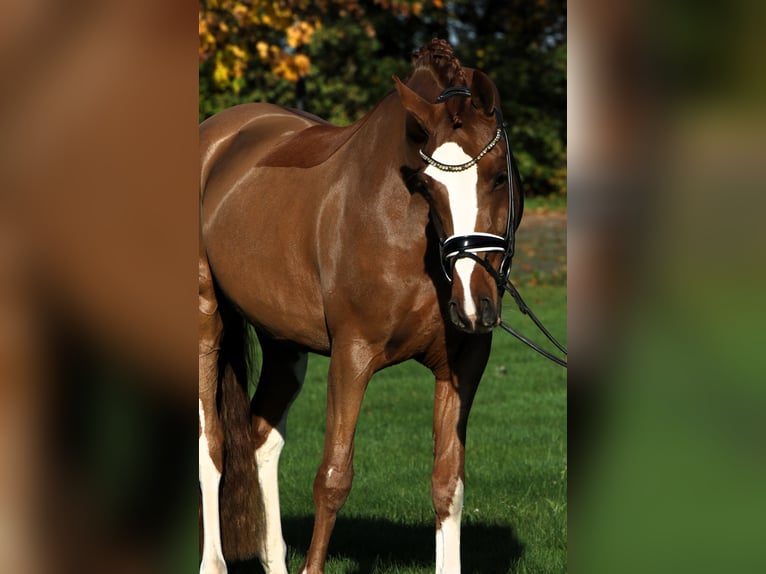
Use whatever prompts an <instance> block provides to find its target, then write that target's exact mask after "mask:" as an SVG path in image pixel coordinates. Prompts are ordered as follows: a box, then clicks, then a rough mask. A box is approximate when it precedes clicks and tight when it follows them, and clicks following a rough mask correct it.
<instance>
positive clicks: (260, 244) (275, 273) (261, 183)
mask: <svg viewBox="0 0 766 574" xmlns="http://www.w3.org/2000/svg"><path fill="white" fill-rule="evenodd" d="M282 189H283V188H281V187H280V186H275V185H273V184H272V178H259V177H258V176H257V174H255V175H254V176H253V177H252V178H250V179H248V180H246V181H243V184H242V185H241V186H240V187H238V188H234V189H232V190H231V191H230V192H229V194H228V196H227V198H226V200H225V201H223V202H220V203H219V204H218V205H217V206H216V207H215V210H214V211H212V212H206V210H205V206H204V205H203V220H204V221H205V225H204V226H203V241H204V243H205V247H206V249H207V254H208V259H209V261H210V267H211V269H212V271H213V275H214V276H215V279H216V282H217V283H218V285H219V287H220V288H221V289H222V290H223V292H224V294H225V295H226V296H227V298H229V299H230V300H231V301H232V302H233V303H234V304H235V305H236V306H237V307H239V309H240V310H241V311H242V312H243V314H244V315H245V316H246V317H247V318H248V319H249V320H250V321H251V322H252V323H253V324H255V325H256V326H258V327H259V328H261V329H263V330H265V331H267V332H268V333H269V334H271V335H272V336H274V337H275V338H277V339H282V340H290V341H293V342H295V343H297V344H299V345H301V346H304V347H307V348H309V349H311V350H314V351H317V352H328V351H329V337H328V334H327V327H326V323H325V317H324V310H323V306H322V294H321V288H320V285H319V279H318V274H317V271H316V269H315V267H316V266H315V264H314V263H313V257H314V256H313V251H312V246H313V245H314V238H313V232H314V226H313V225H312V222H313V218H312V217H311V215H310V214H311V213H312V212H313V211H314V209H315V208H314V207H312V197H311V194H310V193H309V191H306V196H305V197H290V198H286V197H285V195H284V194H285V192H284V191H281V190H282ZM299 189H300V188H299ZM304 189H307V188H304ZM292 193H294V194H299V193H300V191H293V192H292Z"/></svg>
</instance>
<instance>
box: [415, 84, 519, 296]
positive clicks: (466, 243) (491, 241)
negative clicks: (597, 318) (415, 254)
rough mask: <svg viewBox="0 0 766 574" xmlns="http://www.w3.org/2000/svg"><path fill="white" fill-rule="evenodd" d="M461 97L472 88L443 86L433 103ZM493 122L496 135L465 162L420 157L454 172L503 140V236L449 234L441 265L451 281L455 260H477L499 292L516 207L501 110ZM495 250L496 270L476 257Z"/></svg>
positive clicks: (508, 259)
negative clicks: (505, 206) (498, 259)
mask: <svg viewBox="0 0 766 574" xmlns="http://www.w3.org/2000/svg"><path fill="white" fill-rule="evenodd" d="M456 96H461V97H470V96H471V90H469V89H468V88H467V87H465V86H455V87H451V88H447V89H445V90H444V91H443V92H442V93H441V94H440V95H439V97H438V98H436V103H437V104H438V103H442V102H444V101H446V100H448V99H449V98H452V97H456ZM495 121H496V123H497V129H496V131H495V136H494V137H493V138H492V140H490V142H489V143H488V144H487V145H485V146H484V148H483V149H482V150H481V151H480V152H479V153H478V154H477V155H476V156H475V157H474V158H472V159H470V160H469V161H467V162H465V163H461V164H457V165H452V164H445V163H442V162H440V161H437V160H435V159H434V158H433V157H431V156H429V155H428V154H427V153H425V152H424V151H423V150H422V149H421V150H420V157H421V158H423V161H425V162H426V163H427V164H428V165H430V166H433V167H435V168H436V169H438V170H440V171H446V172H457V171H465V170H467V169H469V168H471V167H473V166H474V165H476V164H477V163H478V162H479V160H480V159H481V158H483V157H484V156H485V155H487V153H489V152H490V151H491V150H492V148H494V147H495V145H497V142H499V141H500V138H503V140H504V141H505V162H506V165H507V170H506V173H507V177H508V220H507V222H506V227H505V235H504V236H502V237H501V236H500V235H494V234H492V233H479V232H475V233H469V234H467V235H452V236H450V237H448V238H446V239H444V240H442V241H441V264H442V270H443V271H444V275H445V276H446V277H447V280H449V281H450V283H451V282H452V270H453V269H454V267H455V263H456V262H457V261H458V259H464V258H468V259H473V260H474V261H475V262H476V263H479V264H480V265H481V266H482V267H484V269H486V270H487V272H488V273H489V274H490V276H491V277H492V278H494V280H495V281H496V282H497V287H498V290H499V291H500V292H501V293H502V292H503V290H504V289H505V285H506V282H507V281H508V275H509V274H510V272H511V262H512V259H513V253H514V250H515V246H516V237H515V233H514V224H515V222H516V207H515V205H514V201H513V200H514V196H515V194H516V189H515V187H514V184H513V173H514V171H513V167H514V165H513V156H512V155H511V146H510V144H509V142H508V133H507V132H506V130H505V127H506V124H505V122H504V121H503V117H502V114H501V113H500V110H499V109H498V108H497V107H496V108H495ZM489 252H498V253H502V254H503V259H502V261H501V263H500V267H499V269H494V268H493V267H492V266H491V265H490V264H489V263H488V262H487V260H486V258H485V257H479V255H478V254H480V253H489Z"/></svg>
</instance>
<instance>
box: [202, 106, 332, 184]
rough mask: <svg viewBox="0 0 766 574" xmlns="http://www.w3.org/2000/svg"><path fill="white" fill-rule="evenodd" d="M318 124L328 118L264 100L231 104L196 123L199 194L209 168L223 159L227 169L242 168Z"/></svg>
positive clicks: (209, 171)
mask: <svg viewBox="0 0 766 574" xmlns="http://www.w3.org/2000/svg"><path fill="white" fill-rule="evenodd" d="M319 124H327V122H325V121H324V120H322V119H321V118H319V117H317V116H314V115H313V114H309V113H306V112H302V111H299V110H292V109H289V108H283V107H281V106H276V105H273V104H265V103H252V104H242V105H239V106H234V107H233V108H229V109H227V110H224V111H222V112H219V113H217V114H216V115H214V116H212V117H210V118H208V119H207V120H205V121H204V122H202V123H201V124H200V127H199V143H200V160H201V164H202V165H201V168H202V169H201V178H200V194H201V197H204V196H205V189H206V187H207V182H208V180H209V178H210V175H211V172H212V171H213V170H214V169H216V167H217V166H219V164H221V163H222V162H225V163H227V164H229V165H228V166H227V171H233V172H237V171H238V169H245V167H246V166H248V165H254V164H255V163H257V162H258V160H259V159H260V158H261V157H263V156H264V155H266V154H267V153H268V152H269V151H271V150H273V149H274V148H275V147H276V146H278V145H280V144H281V143H283V142H284V141H287V140H288V139H290V138H291V137H293V136H294V135H295V134H296V133H297V132H299V131H302V130H304V129H306V128H308V127H311V126H314V125H319Z"/></svg>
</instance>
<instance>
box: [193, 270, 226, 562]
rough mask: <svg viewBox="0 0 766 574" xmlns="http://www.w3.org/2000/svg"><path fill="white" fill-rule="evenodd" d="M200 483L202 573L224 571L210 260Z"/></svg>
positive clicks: (204, 302)
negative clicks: (202, 533)
mask: <svg viewBox="0 0 766 574" xmlns="http://www.w3.org/2000/svg"><path fill="white" fill-rule="evenodd" d="M198 315H199V484H200V491H201V494H202V525H203V530H204V538H203V544H202V562H201V564H200V574H224V573H225V572H226V563H225V562H224V559H223V550H222V547H221V527H220V516H219V498H218V496H219V486H220V482H221V473H222V471H223V429H222V428H221V422H220V420H219V418H218V413H217V410H216V392H217V385H218V381H217V376H218V369H217V360H218V345H219V344H220V340H221V332H222V323H221V317H220V314H219V312H218V306H217V304H216V299H215V293H214V292H213V283H212V277H211V275H210V268H209V267H208V265H207V260H206V259H204V256H202V257H200V263H199V309H198Z"/></svg>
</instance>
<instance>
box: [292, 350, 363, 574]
mask: <svg viewBox="0 0 766 574" xmlns="http://www.w3.org/2000/svg"><path fill="white" fill-rule="evenodd" d="M373 362H374V355H373V354H371V353H370V350H369V348H367V347H364V346H361V345H341V344H338V343H337V342H336V343H335V344H334V346H333V350H332V356H331V360H330V373H329V377H328V381H327V426H326V429H325V442H324V454H323V456H322V464H321V465H320V466H319V470H318V471H317V475H316V478H315V479H314V509H315V517H314V532H313V534H312V537H311V545H310V547H309V551H308V556H307V557H306V562H305V564H304V566H303V568H302V569H301V573H302V574H303V573H305V574H320V573H322V572H324V564H325V559H326V557H327V546H328V544H329V542H330V535H331V533H332V529H333V527H334V526H335V519H336V516H337V513H338V511H339V510H340V509H341V507H342V506H343V504H344V503H345V502H346V498H347V497H348V494H349V492H350V491H351V482H352V480H353V476H354V468H353V456H354V432H355V430H356V423H357V420H358V418H359V409H360V408H361V406H362V398H363V397H364V392H365V390H366V389H367V383H369V381H370V377H371V376H372V374H373V372H374V371H375V368H374V365H373Z"/></svg>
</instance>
